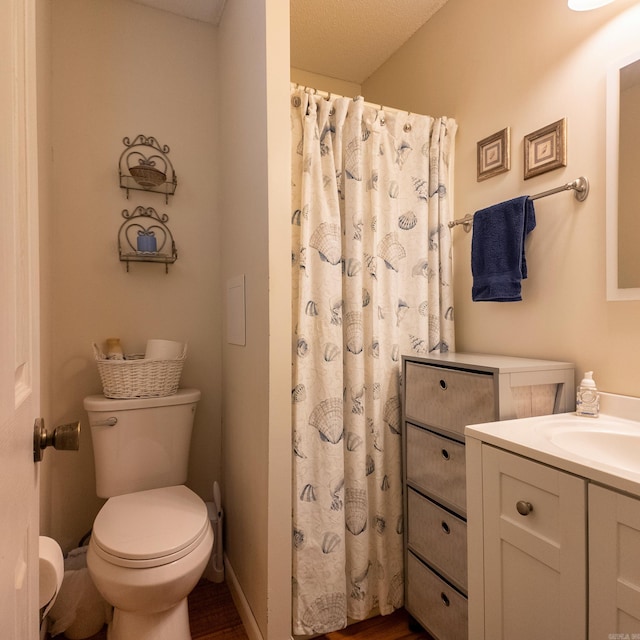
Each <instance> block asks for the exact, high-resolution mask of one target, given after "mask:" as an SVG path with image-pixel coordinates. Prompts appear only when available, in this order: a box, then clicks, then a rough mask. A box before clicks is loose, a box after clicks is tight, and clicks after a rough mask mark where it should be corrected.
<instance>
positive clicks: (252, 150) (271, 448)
mask: <svg viewBox="0 0 640 640" xmlns="http://www.w3.org/2000/svg"><path fill="white" fill-rule="evenodd" d="M257 5H259V6H257ZM288 24H289V16H288V5H286V3H282V2H280V1H279V0H267V2H265V3H264V5H263V4H262V3H255V2H252V1H251V0H234V2H232V3H227V6H226V9H225V14H224V16H223V19H222V22H221V24H220V34H219V35H220V60H221V61H222V63H221V65H220V95H221V98H220V100H221V103H220V111H221V119H220V124H221V126H220V134H221V139H220V149H221V155H222V162H221V185H222V190H221V211H222V212H223V215H222V229H221V237H222V238H223V241H222V242H221V245H220V246H221V251H222V282H223V289H225V288H226V282H227V281H228V279H229V278H233V277H235V276H239V275H244V276H245V281H246V345H245V346H240V345H236V344H228V343H227V341H226V327H225V328H223V334H222V342H223V347H222V354H223V371H224V376H223V382H222V396H223V443H222V444H223V447H222V450H223V456H222V457H223V467H224V479H225V486H224V498H225V500H226V502H227V504H228V505H229V506H228V508H227V511H226V535H227V538H226V548H227V554H228V557H229V561H230V563H231V565H232V567H233V570H234V572H235V576H236V578H237V581H238V583H239V584H240V586H241V588H242V591H243V593H244V596H245V597H246V599H247V602H248V606H249V607H250V609H251V614H252V616H253V618H254V619H255V622H256V623H257V626H258V628H259V633H260V634H261V635H262V637H264V638H274V639H277V640H280V639H281V638H285V637H288V636H289V634H290V628H291V618H290V606H291V605H290V589H291V551H290V540H291V524H290V521H291V495H290V486H291V480H290V473H291V423H290V420H291V419H290V392H291V386H290V378H291V373H290V355H289V354H290V344H291V339H290V336H291V328H290V306H291V291H290V290H291V287H290V255H291V250H290V240H289V215H288V213H285V212H288V211H289V201H290V196H289V191H290V184H291V182H290V177H289V143H288V136H289V113H288V108H284V109H283V108H282V105H283V104H284V105H288V103H289V101H288V96H289V52H288V38H283V37H282V34H283V33H287V30H288ZM267 79H268V82H267Z"/></svg>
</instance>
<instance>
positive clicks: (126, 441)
mask: <svg viewBox="0 0 640 640" xmlns="http://www.w3.org/2000/svg"><path fill="white" fill-rule="evenodd" d="M199 399H200V391H198V390H197V389H179V390H178V392H177V393H175V394H174V395H171V396H165V397H160V398H136V399H130V400H129V399H127V400H113V399H109V398H106V397H105V396H102V395H95V396H89V397H87V398H85V400H84V408H85V410H86V411H87V414H88V416H89V426H90V427H91V437H92V440H93V455H94V460H95V470H96V493H97V495H98V496H99V497H101V498H108V500H107V502H106V503H105V505H104V506H103V507H102V509H101V510H100V512H99V513H98V515H97V516H96V519H95V521H94V523H93V529H92V533H91V541H90V543H89V549H88V551H87V567H88V569H89V573H90V574H91V577H92V578H93V581H94V584H95V585H96V588H97V589H98V591H99V592H100V593H101V594H102V596H103V597H104V599H105V600H106V601H107V602H109V603H110V604H111V605H113V607H114V614H113V620H112V622H111V623H110V624H109V631H108V638H109V640H191V633H190V631H189V616H188V611H187V596H188V594H189V593H190V592H191V590H192V589H193V588H194V587H195V585H196V584H197V582H198V580H199V579H200V577H201V576H202V574H203V572H204V569H205V567H206V565H207V562H208V560H209V556H210V555H211V550H212V548H213V530H212V528H211V523H210V521H209V517H208V513H207V507H206V505H205V503H204V502H203V501H202V499H201V498H200V497H199V496H198V495H196V494H195V493H194V492H193V491H191V490H190V489H189V488H187V487H186V486H185V485H184V482H185V481H186V479H187V464H188V458H189V446H190V441H191V430H192V427H193V418H194V415H195V410H196V405H197V403H198V400H199Z"/></svg>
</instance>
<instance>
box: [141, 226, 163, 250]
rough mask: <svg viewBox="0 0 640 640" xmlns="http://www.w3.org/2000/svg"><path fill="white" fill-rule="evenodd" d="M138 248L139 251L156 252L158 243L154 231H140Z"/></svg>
mask: <svg viewBox="0 0 640 640" xmlns="http://www.w3.org/2000/svg"><path fill="white" fill-rule="evenodd" d="M137 248H138V251H142V252H145V253H156V251H157V250H158V245H157V242H156V236H155V234H154V232H153V231H148V230H147V229H141V230H140V231H138V240H137Z"/></svg>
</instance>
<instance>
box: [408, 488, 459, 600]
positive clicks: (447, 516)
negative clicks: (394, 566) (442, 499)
mask: <svg viewBox="0 0 640 640" xmlns="http://www.w3.org/2000/svg"><path fill="white" fill-rule="evenodd" d="M407 494H408V495H407V512H408V515H407V541H408V544H409V547H410V548H411V550H412V551H415V552H416V554H418V555H419V556H421V557H422V558H423V559H424V560H426V561H427V562H428V563H429V564H430V565H431V566H432V567H433V568H434V569H435V570H436V571H438V573H441V574H443V575H444V577H445V578H447V579H448V580H451V581H452V582H453V583H454V584H455V585H456V586H457V587H459V588H460V589H461V590H462V591H464V592H465V593H466V591H467V523H466V522H465V521H464V520H462V519H461V518H458V517H457V516H454V515H453V514H452V513H449V511H447V510H446V509H443V508H442V507H440V506H438V505H437V504H435V503H434V502H431V500H429V499H428V498H425V497H424V496H421V495H420V494H419V493H416V492H415V491H413V489H408V490H407Z"/></svg>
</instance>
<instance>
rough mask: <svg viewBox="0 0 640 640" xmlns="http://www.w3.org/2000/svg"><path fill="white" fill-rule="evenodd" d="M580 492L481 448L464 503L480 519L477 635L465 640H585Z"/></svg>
mask: <svg viewBox="0 0 640 640" xmlns="http://www.w3.org/2000/svg"><path fill="white" fill-rule="evenodd" d="M586 486H587V482H586V480H584V479H583V478H579V477H576V476H574V475H571V474H569V473H565V472H563V471H559V470H558V469H554V468H552V467H548V466H546V465H543V464H540V463H537V462H533V461H531V460H528V459H526V458H523V457H521V456H517V455H514V454H512V453H507V452H506V451H502V450H501V449H497V448H494V447H490V446H487V445H484V446H483V447H482V484H481V487H482V489H481V491H482V495H481V496H476V495H472V494H475V493H476V491H475V490H473V489H472V490H470V492H469V499H470V500H471V499H473V500H474V501H475V500H476V499H477V500H479V501H481V503H482V506H483V515H484V518H483V555H484V585H483V587H484V589H483V593H484V629H483V632H484V635H480V633H479V632H477V631H476V630H473V631H472V633H471V637H473V638H486V639H487V640H489V639H490V640H512V639H514V638H517V639H518V640H540V639H541V638H558V639H560V638H562V640H585V638H586V622H587V609H586V593H587V576H586V563H585V558H586V553H587V551H586V549H587V547H586V545H587V521H586ZM471 533H473V530H472V531H471ZM471 567H472V569H474V568H475V566H474V564H473V562H472V563H471ZM472 622H473V616H472ZM471 628H472V629H473V627H471ZM598 637H601V638H603V639H604V640H606V638H607V637H608V636H607V635H606V634H605V635H603V636H598Z"/></svg>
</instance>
